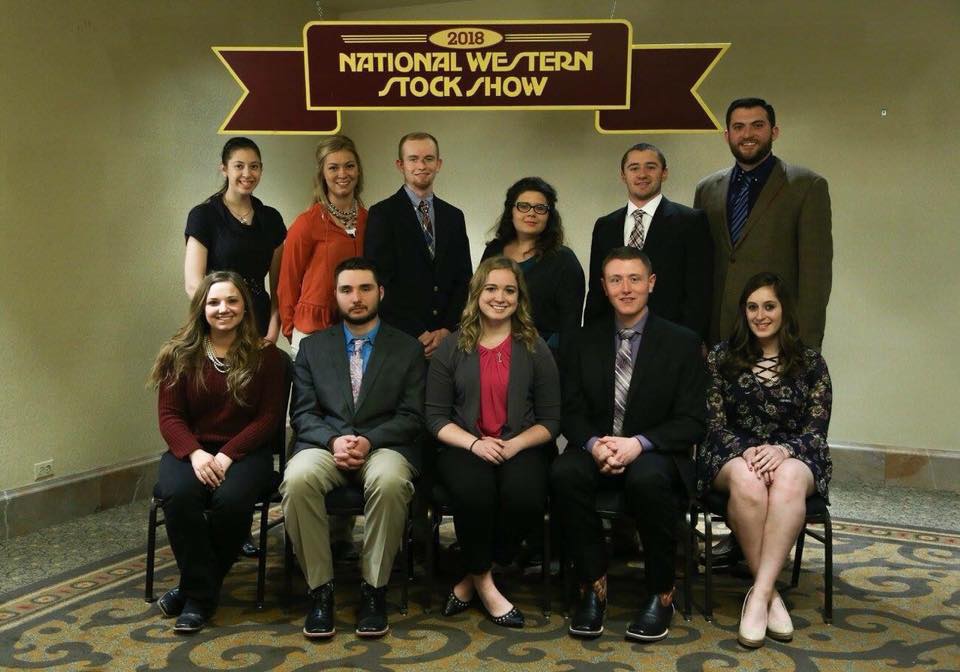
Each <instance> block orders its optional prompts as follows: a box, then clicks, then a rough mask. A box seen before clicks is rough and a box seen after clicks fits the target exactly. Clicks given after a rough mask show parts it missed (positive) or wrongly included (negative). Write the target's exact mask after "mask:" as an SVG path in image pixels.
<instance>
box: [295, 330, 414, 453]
mask: <svg viewBox="0 0 960 672" xmlns="http://www.w3.org/2000/svg"><path fill="white" fill-rule="evenodd" d="M425 368H426V367H425V364H424V360H423V346H421V345H420V343H419V341H417V340H416V339H415V338H412V337H410V336H408V335H406V334H405V333H403V332H402V331H400V330H399V329H395V328H393V327H391V326H390V325H388V324H386V323H384V322H381V323H380V331H379V332H378V333H377V338H376V340H375V341H374V343H373V352H372V353H371V355H370V361H369V362H368V363H367V370H366V371H365V372H364V374H363V381H362V383H361V385H360V394H359V396H358V397H357V402H356V404H354V402H353V393H352V391H351V389H350V363H349V359H348V357H347V349H346V346H345V344H344V337H343V327H342V325H339V324H336V325H334V326H332V327H329V328H327V329H324V330H323V331H319V332H317V333H315V334H312V335H310V336H308V337H307V338H305V339H303V341H301V343H300V352H299V353H298V354H297V361H296V364H295V365H294V374H293V401H292V403H291V411H290V424H291V425H292V426H293V430H294V431H295V432H296V434H297V441H296V444H295V445H294V449H293V450H294V452H295V453H296V452H297V451H300V450H303V449H304V448H322V449H324V450H329V445H328V444H329V443H330V440H331V439H334V438H336V437H338V436H342V435H344V434H356V435H359V436H364V437H366V438H367V439H368V440H369V441H370V450H371V452H372V451H374V450H381V449H384V448H386V449H390V450H395V451H397V452H398V453H400V454H401V455H403V456H404V457H405V458H407V461H408V462H409V463H410V464H411V465H412V466H413V467H414V468H415V469H417V470H419V469H420V438H421V435H422V434H423V389H424V373H425Z"/></svg>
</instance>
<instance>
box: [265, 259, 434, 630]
mask: <svg viewBox="0 0 960 672" xmlns="http://www.w3.org/2000/svg"><path fill="white" fill-rule="evenodd" d="M335 277H336V298H337V306H338V308H339V310H340V314H341V315H342V316H343V323H342V324H337V325H334V326H332V327H330V328H328V329H325V330H323V331H320V332H317V333H315V334H312V335H310V336H309V337H307V338H305V339H304V340H303V341H302V342H301V344H300V352H299V353H298V354H297V360H296V366H295V367H294V382H293V387H294V389H293V403H292V408H291V413H290V418H291V424H292V426H293V429H294V431H295V432H296V436H297V440H296V444H295V446H294V455H293V457H291V458H290V461H289V462H288V463H287V469H286V473H285V474H284V479H283V483H282V484H281V486H280V492H281V493H282V495H283V514H284V517H285V519H286V528H287V533H288V534H289V535H290V539H291V541H292V542H293V548H294V550H295V551H296V554H297V558H298V559H299V561H300V565H301V567H302V568H303V571H304V575H305V576H306V579H307V586H308V588H309V590H310V597H311V605H310V609H309V611H308V613H307V617H306V621H305V622H304V626H303V634H304V635H306V636H307V637H310V638H325V637H331V636H333V634H334V633H335V631H336V629H335V624H334V584H333V561H332V558H331V553H330V527H329V522H328V519H327V510H326V505H325V502H324V497H325V495H326V494H327V493H328V492H330V491H331V490H333V489H334V488H336V487H339V486H342V485H346V484H349V483H358V484H361V485H362V486H363V491H364V497H365V500H366V504H365V507H364V519H365V524H364V532H363V550H362V551H361V554H360V564H361V575H362V581H361V584H360V607H359V609H358V612H357V625H356V633H357V635H359V636H361V637H379V636H381V635H384V634H386V633H387V631H388V630H389V625H388V623H387V616H386V590H387V582H388V580H389V578H390V570H391V568H392V566H393V560H394V558H395V557H396V554H397V551H398V550H399V547H400V542H401V538H402V535H403V529H404V524H405V521H406V517H407V505H408V504H409V502H410V499H411V498H412V497H413V478H414V476H415V475H416V473H417V471H418V469H419V468H420V454H419V440H420V436H421V434H422V432H423V389H424V369H425V364H424V358H423V347H422V346H421V345H420V344H419V343H418V342H417V340H416V339H415V338H412V337H410V336H408V335H406V334H404V333H403V332H402V331H400V330H398V329H394V328H393V327H391V326H389V325H387V324H384V323H382V322H381V321H380V318H379V317H378V310H379V305H380V300H381V299H382V298H383V286H382V285H381V284H380V282H379V280H378V278H377V274H376V268H375V267H374V265H373V263H372V262H370V261H367V260H365V259H361V258H358V257H356V258H352V259H347V260H345V261H343V262H341V263H340V265H338V266H337V269H336V272H335Z"/></svg>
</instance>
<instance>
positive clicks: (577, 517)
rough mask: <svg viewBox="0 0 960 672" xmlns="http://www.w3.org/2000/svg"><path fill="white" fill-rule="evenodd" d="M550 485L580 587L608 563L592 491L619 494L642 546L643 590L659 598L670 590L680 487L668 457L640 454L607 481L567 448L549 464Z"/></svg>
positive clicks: (581, 453) (582, 454) (586, 457)
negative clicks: (623, 496)
mask: <svg viewBox="0 0 960 672" xmlns="http://www.w3.org/2000/svg"><path fill="white" fill-rule="evenodd" d="M550 486H551V492H552V495H553V497H552V500H551V501H552V503H553V510H554V512H555V514H556V516H557V518H558V520H559V523H560V529H561V530H562V531H563V532H562V533H563V548H564V549H565V551H566V553H567V556H568V557H572V558H573V560H574V565H575V567H576V571H577V576H578V578H579V580H580V581H581V582H583V583H590V582H593V581H596V580H597V579H599V578H600V577H601V576H604V575H605V574H606V573H607V568H608V566H609V563H610V558H609V554H608V552H607V545H606V541H605V538H604V532H603V521H602V520H601V518H600V516H599V515H598V514H597V508H596V507H597V492H598V491H600V490H606V489H622V490H623V491H624V493H625V495H626V501H627V507H628V509H629V512H630V514H631V515H632V516H633V517H634V520H635V521H636V523H637V530H638V531H639V533H640V539H641V541H642V542H643V560H644V567H645V572H644V573H645V577H644V578H645V581H646V587H647V591H648V592H649V593H650V594H654V593H665V592H667V591H669V590H670V589H671V588H673V585H674V578H675V576H674V556H675V553H676V547H677V521H678V520H679V518H680V515H681V511H682V509H681V506H682V502H683V497H684V492H685V488H684V484H683V480H682V478H681V477H680V471H679V470H678V469H677V465H676V463H675V462H674V461H673V458H672V457H671V456H670V455H665V454H663V453H658V452H654V451H649V452H643V453H641V454H640V456H639V457H638V458H637V459H636V460H634V461H633V462H632V463H631V464H630V465H629V466H628V467H627V468H626V470H625V471H624V472H623V473H622V474H618V475H616V476H608V475H605V474H601V473H600V469H599V467H597V463H596V462H595V461H594V459H593V456H592V455H591V454H590V453H588V452H587V451H585V450H576V449H572V448H569V449H567V450H565V451H564V453H563V454H562V455H561V456H560V457H558V458H557V459H556V460H555V461H554V463H553V467H552V468H551V471H550Z"/></svg>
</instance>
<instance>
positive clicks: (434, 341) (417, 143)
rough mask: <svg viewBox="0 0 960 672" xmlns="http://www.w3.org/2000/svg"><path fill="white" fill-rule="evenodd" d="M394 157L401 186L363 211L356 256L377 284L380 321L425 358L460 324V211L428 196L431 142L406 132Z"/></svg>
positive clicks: (464, 262)
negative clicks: (415, 343) (370, 266)
mask: <svg viewBox="0 0 960 672" xmlns="http://www.w3.org/2000/svg"><path fill="white" fill-rule="evenodd" d="M399 157H400V158H398V159H397V169H398V170H399V171H400V172H401V173H402V174H403V182H404V184H403V186H402V187H400V189H399V190H398V191H397V193H395V194H394V195H393V196H391V197H389V198H387V199H385V200H383V201H380V202H379V203H376V204H374V205H373V206H372V207H371V208H370V212H369V214H368V215H367V232H366V238H365V240H364V245H363V254H364V256H365V257H367V258H368V259H370V260H372V261H373V262H374V263H375V264H376V265H377V269H378V271H379V275H380V280H381V282H383V287H384V290H385V298H384V300H383V306H382V308H381V314H382V316H383V319H384V321H385V322H388V323H389V324H392V325H393V326H395V327H397V328H398V329H401V330H403V331H405V332H407V333H408V334H410V335H411V336H413V337H414V338H416V339H418V340H419V341H420V343H421V344H422V345H423V351H424V355H426V356H427V357H430V355H432V354H433V351H434V350H435V349H436V347H437V346H438V345H440V341H442V340H443V338H444V337H445V336H446V335H447V334H449V333H450V332H451V331H454V330H455V329H456V328H457V325H458V324H459V322H460V313H461V312H463V306H464V304H465V303H466V300H467V285H468V284H469V283H470V276H471V275H473V267H472V265H471V263H470V242H469V241H468V240H467V228H466V225H465V224H464V220H463V212H462V211H461V210H460V209H458V208H456V207H454V206H452V205H450V204H449V203H447V202H446V201H443V200H441V199H440V198H438V197H437V196H435V195H434V193H433V180H434V178H436V176H437V173H438V172H440V167H441V166H442V165H443V160H442V159H441V158H440V147H439V145H438V144H437V139H436V138H434V137H433V136H432V135H430V134H429V133H408V134H407V135H405V136H403V137H402V138H401V139H400V148H399Z"/></svg>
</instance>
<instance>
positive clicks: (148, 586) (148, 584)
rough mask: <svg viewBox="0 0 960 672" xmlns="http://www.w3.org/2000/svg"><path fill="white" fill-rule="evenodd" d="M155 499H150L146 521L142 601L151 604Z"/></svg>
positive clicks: (152, 599) (155, 541)
mask: <svg viewBox="0 0 960 672" xmlns="http://www.w3.org/2000/svg"><path fill="white" fill-rule="evenodd" d="M158 506H159V502H158V501H157V500H156V498H151V499H150V515H149V518H148V521H147V571H146V577H145V581H144V585H143V601H144V602H153V601H155V600H156V598H155V597H154V596H153V570H154V563H155V562H156V553H157V524H158V523H157V507H158Z"/></svg>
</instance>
